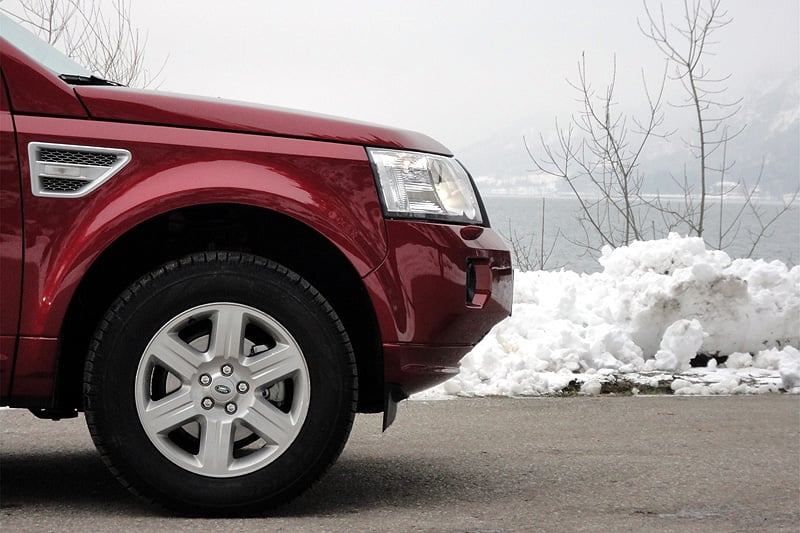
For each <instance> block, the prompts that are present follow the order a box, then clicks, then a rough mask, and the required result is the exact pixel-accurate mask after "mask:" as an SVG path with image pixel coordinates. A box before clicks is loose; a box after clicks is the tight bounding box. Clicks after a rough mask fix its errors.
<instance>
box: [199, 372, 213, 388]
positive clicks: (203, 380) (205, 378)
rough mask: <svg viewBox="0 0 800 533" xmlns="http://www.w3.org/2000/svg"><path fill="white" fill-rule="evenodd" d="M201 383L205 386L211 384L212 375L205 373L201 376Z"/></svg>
mask: <svg viewBox="0 0 800 533" xmlns="http://www.w3.org/2000/svg"><path fill="white" fill-rule="evenodd" d="M200 385H203V386H204V387H207V386H209V385H211V376H209V375H208V374H203V375H202V376H200Z"/></svg>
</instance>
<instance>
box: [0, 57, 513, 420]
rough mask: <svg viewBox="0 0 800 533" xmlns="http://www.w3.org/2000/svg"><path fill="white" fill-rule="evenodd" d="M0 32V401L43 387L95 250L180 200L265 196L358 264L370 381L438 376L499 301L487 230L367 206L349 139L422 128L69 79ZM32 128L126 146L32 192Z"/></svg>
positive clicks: (503, 258)
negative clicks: (112, 161)
mask: <svg viewBox="0 0 800 533" xmlns="http://www.w3.org/2000/svg"><path fill="white" fill-rule="evenodd" d="M0 45H1V47H0V67H2V74H3V75H4V76H5V79H6V82H7V86H8V95H6V94H5V92H3V91H1V90H0V135H2V137H1V138H0V141H2V142H0V152H1V153H0V155H2V158H1V159H0V178H1V179H0V189H1V192H2V200H1V201H2V211H1V212H0V230H1V231H0V237H1V238H2V253H0V258H1V259H2V269H0V270H2V293H3V294H2V309H0V315H2V321H1V322H0V325H1V326H2V330H0V383H1V384H2V393H3V401H4V402H5V403H10V404H11V405H18V406H24V403H25V402H26V401H29V400H30V399H32V398H35V399H38V400H39V403H41V402H40V400H41V399H43V398H50V397H52V395H53V394H54V393H55V391H54V384H55V381H54V379H55V372H56V369H57V365H58V357H59V356H60V354H59V339H58V336H59V335H60V333H61V327H62V322H63V320H64V316H65V313H66V311H67V309H68V307H69V305H70V303H71V300H72V298H73V295H74V294H75V291H76V288H77V287H78V285H79V283H80V282H81V280H82V278H83V276H84V275H85V274H86V272H87V271H88V270H89V268H90V267H91V265H92V264H93V262H94V261H95V260H96V259H97V258H98V257H99V256H100V254H101V253H102V252H103V251H104V250H106V249H107V248H108V247H109V246H110V245H111V244H113V243H114V242H115V241H116V240H117V239H119V238H120V237H121V236H123V235H125V234H126V232H128V231H130V230H132V229H134V228H136V227H137V226H138V225H140V224H142V223H143V222H146V221H148V220H150V219H152V218H153V217H156V216H159V215H162V214H165V213H168V212H170V211H173V210H176V209H181V208H184V207H189V206H196V205H202V204H221V203H225V204H241V205H247V206H253V207H256V208H261V209H265V210H270V211H274V212H277V213H281V214H282V215H284V216H287V217H291V218H293V219H294V220H296V221H298V222H299V223H301V224H303V225H305V226H307V227H308V228H309V229H311V230H313V231H314V232H316V233H317V234H318V235H320V236H321V237H323V238H324V239H326V240H327V241H329V242H330V243H332V244H333V245H334V246H335V247H336V248H337V249H338V250H339V251H340V252H341V253H342V254H343V256H344V257H345V258H346V259H347V261H349V262H350V264H351V265H352V267H353V268H354V270H355V271H356V272H357V273H358V274H359V275H360V276H362V278H363V280H362V281H363V283H364V287H365V288H366V290H367V293H368V295H369V297H370V301H371V303H372V306H373V307H374V311H375V315H376V317H377V319H378V323H379V336H380V339H381V342H382V346H383V356H384V362H385V364H384V377H385V380H386V381H387V382H390V383H393V384H397V385H400V386H401V387H402V389H403V390H404V391H405V392H406V393H412V392H415V391H417V390H421V389H423V388H425V387H427V386H430V385H433V384H435V383H438V382H440V381H443V380H444V379H446V378H447V377H450V376H452V375H453V373H455V372H457V369H458V361H459V360H460V358H461V357H462V356H463V355H464V354H465V353H466V352H467V351H468V350H469V349H470V348H471V346H472V345H474V344H475V343H476V342H477V341H478V340H480V338H481V337H483V335H485V334H486V333H487V332H488V331H489V329H490V328H491V327H492V326H493V325H494V324H495V323H496V322H498V321H499V320H501V319H502V318H504V317H505V316H507V315H508V314H509V313H510V310H511V294H512V270H511V261H510V256H509V253H508V251H507V250H506V248H505V245H504V244H503V242H502V240H501V239H500V238H499V237H498V235H497V234H496V233H494V232H493V231H492V230H490V229H488V228H482V227H476V226H472V227H464V226H458V225H449V224H436V223H426V222H418V221H417V222H414V221H400V220H388V221H387V220H384V218H383V215H382V211H381V207H380V202H379V199H378V193H377V190H376V186H375V180H374V177H373V174H372V169H371V166H370V163H369V160H368V158H367V156H366V151H365V148H364V147H365V146H380V147H390V148H400V149H407V150H423V151H429V152H435V153H440V154H448V153H449V152H448V151H447V149H446V148H445V147H443V146H442V145H441V144H439V143H438V142H436V141H434V140H432V139H430V138H429V137H426V136H424V135H420V134H417V133H413V132H407V131H402V130H394V129H390V128H385V127H382V126H374V125H368V124H361V123H356V122H352V121H347V120H343V119H333V118H330V117H322V116H319V115H312V114H308V113H298V112H291V111H287V110H282V109H275V108H269V107H265V106H257V105H251V104H240V103H232V102H225V101H221V100H215V99H204V98H195V97H185V96H176V95H168V94H164V93H156V92H148V91H136V90H131V89H126V88H119V87H83V86H82V87H71V86H69V85H67V84H66V83H64V82H63V81H62V80H60V79H59V78H58V77H57V76H56V75H55V74H53V73H52V72H50V71H48V70H47V69H45V68H43V67H41V66H39V65H37V64H36V63H34V62H33V61H32V60H30V59H29V58H27V57H26V56H25V55H24V54H22V53H21V52H19V51H18V50H16V49H14V48H13V47H11V46H10V45H7V43H5V42H4V41H2V42H0ZM76 94H77V96H76ZM34 141H35V142H52V143H61V144H73V145H86V146H101V147H108V148H122V149H126V150H128V151H130V152H131V155H132V160H131V162H130V163H129V164H128V165H127V166H126V167H125V168H124V169H123V170H122V171H121V172H119V173H118V174H117V175H115V176H114V177H113V178H111V179H110V180H109V181H108V182H106V183H104V184H103V185H102V186H101V187H99V188H98V189H96V190H95V191H93V192H91V193H90V194H88V195H86V196H84V197H81V198H52V197H36V196H33V194H32V192H31V184H30V172H29V161H28V151H27V147H28V143H30V142H34ZM17 148H18V149H17ZM23 213H24V219H23V216H22V214H23ZM265 230H266V229H265ZM23 237H24V239H23ZM469 265H472V266H473V267H474V268H473V270H474V273H475V275H474V279H475V291H473V292H472V293H470V294H471V296H468V291H467V277H468V271H469V270H470V267H469ZM15 346H18V349H17V350H16V360H15V355H14V354H15ZM9 398H10V400H9Z"/></svg>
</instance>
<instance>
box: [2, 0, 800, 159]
mask: <svg viewBox="0 0 800 533" xmlns="http://www.w3.org/2000/svg"><path fill="white" fill-rule="evenodd" d="M105 1H106V2H109V3H110V0H105ZM11 4H13V2H11V1H6V2H4V5H5V6H10V5H11ZM131 4H132V12H131V15H132V19H133V23H134V24H135V25H136V26H139V27H140V28H141V29H142V30H144V31H146V32H147V34H148V47H147V60H148V63H149V64H150V65H151V66H153V67H154V68H158V65H159V64H160V63H161V61H163V60H164V58H166V57H167V56H169V57H168V59H167V62H166V65H165V67H164V70H163V72H162V78H161V79H162V82H161V84H160V89H162V90H169V91H176V92H184V93H194V94H203V95H208V96H219V97H225V98H231V99H237V100H247V101H253V102H260V103H265V104H271V105H277V106H283V107H291V108H299V109H306V110H311V111H315V112H320V113H328V114H334V115H340V116H345V117H350V118H356V119H360V120H365V121H370V122H377V123H382V124H387V125H394V126H399V127H404V128H408V129H413V130H418V131H422V132H424V133H427V134H429V135H431V136H433V137H435V138H436V139H438V140H440V141H442V142H444V143H445V144H446V145H448V146H449V147H450V148H451V149H453V150H456V151H458V149H459V148H461V147H464V146H467V145H471V144H474V143H477V142H480V141H481V140H483V139H485V138H488V137H490V136H492V135H493V134H495V133H496V132H499V131H504V130H509V129H513V128H519V129H520V130H522V129H523V128H531V127H534V128H535V124H536V123H540V122H543V121H546V122H547V127H548V128H549V127H551V126H552V119H553V117H555V116H557V115H561V116H564V115H567V116H568V115H569V114H570V113H571V112H573V111H574V110H575V109H576V106H575V103H574V101H573V98H574V93H573V92H571V91H570V89H569V88H568V86H567V84H566V82H565V79H566V78H570V79H575V77H576V65H577V61H578V59H579V58H580V55H581V52H582V51H585V52H586V54H587V61H588V63H589V68H590V76H591V77H592V79H594V80H595V81H596V83H597V84H598V86H600V85H602V84H604V83H605V82H606V81H607V80H608V76H609V73H610V71H611V65H612V57H613V56H614V54H616V62H617V71H618V82H617V84H618V90H619V94H620V97H621V98H624V97H625V95H626V94H630V95H634V94H637V95H639V94H640V93H641V91H640V88H641V69H642V67H644V68H645V73H646V77H647V78H648V79H650V80H651V81H653V80H656V79H657V78H658V77H659V75H660V73H661V71H662V70H663V60H662V59H661V56H660V55H659V52H658V51H657V50H656V48H655V46H654V45H653V44H652V43H651V42H649V41H648V40H647V39H646V38H644V37H643V36H642V34H641V32H640V31H639V29H638V27H637V18H639V19H642V18H643V17H644V9H643V7H642V3H641V1H639V0H603V1H597V0H565V1H561V2H553V1H533V0H527V1H524V0H495V1H467V0H452V1H436V0H424V1H399V0H393V1H377V0H374V1H366V0H361V1H343V0H336V1H322V0H320V1H297V0H295V1H272V0H264V1H256V0H249V1H245V0H225V1H222V0H134V1H132V2H131ZM650 5H652V6H653V7H654V8H656V7H657V5H658V4H657V3H655V2H652V1H651V2H650ZM666 5H667V7H668V8H669V9H674V8H677V7H680V6H681V5H682V3H681V2H677V1H674V0H670V1H667V2H666ZM723 6H724V7H726V8H727V11H728V13H729V15H730V16H731V17H732V18H733V22H732V24H731V25H730V26H728V27H726V28H724V29H722V30H720V32H719V34H718V38H719V41H721V44H720V45H719V46H718V47H717V56H716V57H715V58H713V62H712V63H711V66H712V67H713V68H714V71H715V72H718V73H719V74H727V73H731V74H733V78H732V80H731V91H732V94H733V95H735V96H739V95H741V96H745V95H746V94H747V93H748V92H752V91H756V90H758V86H759V85H761V84H764V83H769V82H770V81H771V80H772V79H774V78H780V77H786V76H789V75H792V74H791V73H792V72H794V74H793V75H795V76H797V69H798V65H800V41H799V39H800V37H798V35H800V30H799V28H798V26H800V2H798V0H760V1H753V0H723Z"/></svg>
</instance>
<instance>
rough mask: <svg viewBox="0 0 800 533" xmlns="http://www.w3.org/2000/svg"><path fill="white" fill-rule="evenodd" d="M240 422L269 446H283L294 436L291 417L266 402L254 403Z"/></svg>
mask: <svg viewBox="0 0 800 533" xmlns="http://www.w3.org/2000/svg"><path fill="white" fill-rule="evenodd" d="M242 422H243V423H244V424H246V425H247V426H248V427H249V428H250V429H252V430H253V431H254V432H255V433H256V434H258V436H259V437H261V438H262V439H264V440H265V441H266V442H267V443H269V444H277V445H281V444H285V443H287V442H289V441H290V440H291V439H292V438H293V435H294V423H293V421H292V419H291V417H290V416H289V415H288V414H287V413H284V412H283V411H281V410H279V409H278V408H277V407H275V406H274V405H272V404H271V403H268V402H262V401H257V402H255V403H254V404H253V405H252V406H251V407H250V410H249V411H248V412H247V414H245V416H243V417H242Z"/></svg>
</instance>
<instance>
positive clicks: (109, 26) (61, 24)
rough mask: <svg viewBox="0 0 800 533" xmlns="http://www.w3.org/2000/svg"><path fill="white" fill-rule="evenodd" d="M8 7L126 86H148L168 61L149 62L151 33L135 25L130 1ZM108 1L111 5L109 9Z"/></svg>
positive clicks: (30, 1) (25, 0)
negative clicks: (151, 66)
mask: <svg viewBox="0 0 800 533" xmlns="http://www.w3.org/2000/svg"><path fill="white" fill-rule="evenodd" d="M18 4H19V9H18V10H15V11H12V10H10V9H6V8H2V10H3V12H5V13H6V14H7V15H9V16H11V17H13V18H15V19H16V20H17V21H18V22H19V23H20V24H22V25H23V26H25V27H27V28H28V29H30V30H31V31H32V32H33V33H35V34H37V35H38V36H39V37H41V38H42V39H44V40H45V41H47V42H48V43H50V44H52V45H53V46H55V47H57V48H59V49H60V50H61V51H63V52H64V53H65V54H66V55H67V56H69V57H71V58H72V59H74V60H75V61H76V62H77V63H80V64H81V65H83V66H84V67H86V68H87V69H88V70H90V71H92V72H94V73H96V74H97V75H98V76H99V77H101V78H104V79H109V80H112V81H115V82H117V83H121V84H122V85H128V86H132V87H148V86H150V85H153V84H154V83H156V81H157V79H158V77H159V76H160V74H161V71H162V70H163V68H164V65H165V64H166V59H165V60H164V62H163V63H162V65H161V67H160V68H159V69H158V70H157V71H156V72H152V71H151V70H150V69H148V68H147V66H146V65H145V61H144V59H145V48H146V45H147V34H146V33H143V32H142V31H141V30H139V29H138V28H136V27H134V26H133V23H132V22H131V16H130V2H129V1H128V0H114V1H113V2H111V4H110V5H111V9H110V10H109V9H107V8H108V5H109V4H108V3H107V2H99V1H96V0H19V1H18ZM104 6H105V7H106V9H104Z"/></svg>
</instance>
